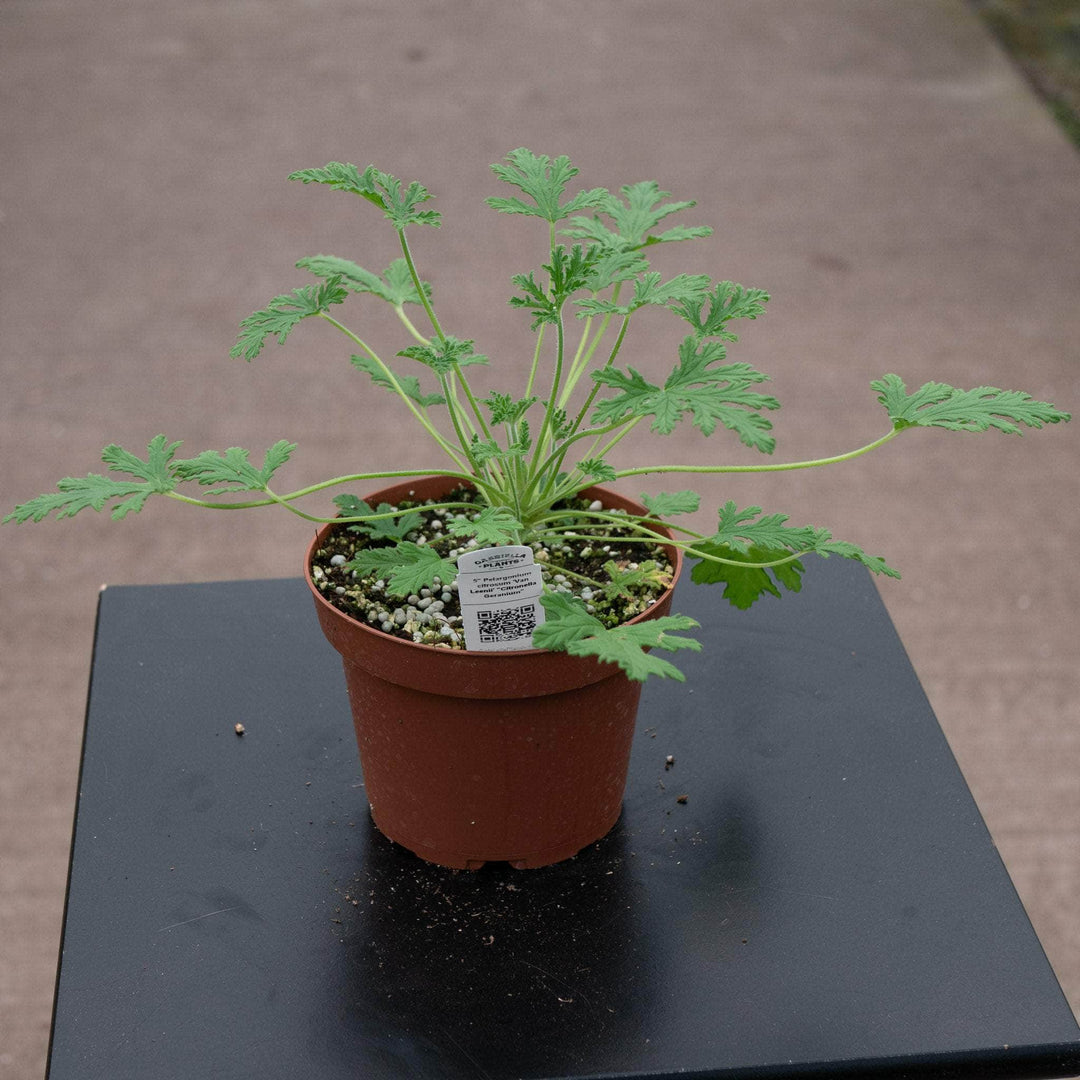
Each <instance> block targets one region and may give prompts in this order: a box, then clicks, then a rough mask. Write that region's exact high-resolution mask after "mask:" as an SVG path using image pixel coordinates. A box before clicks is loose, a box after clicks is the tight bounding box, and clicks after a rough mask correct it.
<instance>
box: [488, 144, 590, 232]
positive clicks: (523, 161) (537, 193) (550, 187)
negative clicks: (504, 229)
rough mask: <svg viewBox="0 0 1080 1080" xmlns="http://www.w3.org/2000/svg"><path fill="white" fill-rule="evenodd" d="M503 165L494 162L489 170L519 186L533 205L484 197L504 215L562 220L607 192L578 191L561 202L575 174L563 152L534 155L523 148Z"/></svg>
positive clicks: (576, 171) (511, 153)
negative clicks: (557, 155)
mask: <svg viewBox="0 0 1080 1080" xmlns="http://www.w3.org/2000/svg"><path fill="white" fill-rule="evenodd" d="M504 160H505V162H506V164H503V163H501V162H496V163H495V164H493V165H492V166H491V171H492V172H493V173H494V174H495V175H496V176H497V177H498V178H499V179H500V180H503V181H505V182H506V183H507V184H510V185H512V186H513V187H516V188H518V189H519V190H520V191H521V192H522V193H523V194H524V195H525V196H526V197H527V198H529V199H531V200H532V205H530V204H529V203H527V202H524V201H523V200H521V199H518V198H501V197H498V196H493V197H491V198H489V199H487V200H485V201H486V202H487V204H488V206H490V207H491V208H492V209H494V210H498V211H499V212H500V213H503V214H525V215H528V216H529V217H538V218H543V220H544V221H550V222H552V223H554V222H556V221H562V220H563V219H564V218H567V217H569V216H570V215H571V214H576V213H578V211H580V210H584V209H586V208H587V207H590V206H597V205H599V204H600V203H601V202H602V200H603V199H604V198H605V197H606V196H607V195H608V192H607V190H606V189H605V188H593V189H591V190H589V191H580V192H578V194H577V195H575V196H573V197H572V198H571V199H569V200H567V201H566V202H565V203H564V202H562V201H561V200H562V197H563V194H564V192H565V190H566V185H567V183H568V182H569V181H570V180H572V179H573V178H574V177H575V176H577V174H578V171H579V170H578V169H576V168H575V167H574V166H573V165H571V164H570V159H569V158H568V157H566V155H565V154H564V155H562V156H560V157H557V158H555V159H554V161H553V160H552V159H551V158H549V157H548V156H547V155H546V154H534V153H533V152H532V151H531V150H527V149H526V148H525V147H523V146H522V147H518V149H516V150H511V151H510V153H509V154H507V155H506V158H505V159H504Z"/></svg>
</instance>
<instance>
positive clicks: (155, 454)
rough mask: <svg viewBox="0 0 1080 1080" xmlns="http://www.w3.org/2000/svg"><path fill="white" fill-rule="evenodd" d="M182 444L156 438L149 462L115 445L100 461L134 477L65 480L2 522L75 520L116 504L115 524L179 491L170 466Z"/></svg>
mask: <svg viewBox="0 0 1080 1080" xmlns="http://www.w3.org/2000/svg"><path fill="white" fill-rule="evenodd" d="M179 446H180V443H178V442H174V443H170V442H169V441H168V440H167V439H166V438H165V436H164V435H156V436H154V438H153V439H152V440H151V441H150V443H149V445H148V446H147V455H146V459H145V460H144V459H142V458H140V457H138V456H137V455H136V454H133V453H131V452H130V451H128V450H124V449H123V448H122V447H120V446H117V445H116V444H115V443H112V444H110V445H109V446H106V447H105V449H104V450H103V451H102V452H101V460H102V461H103V462H104V463H105V464H106V465H108V466H109V468H110V470H111V471H113V472H117V473H122V474H125V473H126V474H127V475H129V476H132V477H134V478H135V479H133V480H118V479H115V478H113V477H111V476H102V475H101V474H100V473H90V474H89V475H87V476H84V477H72V476H65V477H64V478H63V479H62V480H60V481H59V482H58V483H57V485H56V491H54V492H46V493H45V494H43V495H38V496H37V497H36V498H34V499H30V500H28V501H27V502H25V503H20V504H19V505H18V506H16V507H15V509H14V510H13V511H12V512H11V513H10V514H7V515H5V517H4V518H3V520H4V521H5V522H7V521H15V522H19V523H22V522H27V521H42V520H44V519H45V518H46V517H48V516H49V514H55V515H56V517H57V520H59V519H61V518H67V517H74V516H75V515H76V514H77V513H79V511H80V510H97V511H99V512H100V511H101V510H104V509H105V506H106V504H108V503H109V502H112V503H113V507H112V513H111V517H112V518H113V520H115V521H119V520H120V519H121V518H124V517H126V516H127V515H128V514H129V513H133V512H137V511H139V510H141V509H142V508H143V506H144V505H145V503H146V500H147V499H148V498H150V496H151V495H157V494H164V493H165V492H167V491H172V490H173V488H174V487H176V483H177V480H176V477H175V476H174V475H173V470H172V468H171V466H170V462H171V461H172V458H173V456H174V455H175V453H176V450H177V448H178V447H179Z"/></svg>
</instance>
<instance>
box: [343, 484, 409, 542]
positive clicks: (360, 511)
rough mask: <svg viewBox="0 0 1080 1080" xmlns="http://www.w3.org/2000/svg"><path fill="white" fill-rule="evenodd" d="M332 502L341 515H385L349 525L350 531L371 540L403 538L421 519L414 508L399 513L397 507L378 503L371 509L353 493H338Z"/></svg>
mask: <svg viewBox="0 0 1080 1080" xmlns="http://www.w3.org/2000/svg"><path fill="white" fill-rule="evenodd" d="M334 503H335V505H336V506H337V507H338V509H339V510H340V511H341V513H342V516H343V517H350V518H353V517H358V518H368V517H372V516H374V515H385V516H382V517H377V518H376V519H375V520H374V521H357V522H354V523H353V524H352V525H350V526H349V531H350V532H358V533H365V534H366V535H367V536H369V537H370V538H371V539H372V540H395V541H397V540H404V539H405V537H406V536H408V535H409V533H411V532H412V531H413V529H417V528H419V527H420V525H421V524H422V520H423V519H422V518H421V517H420V515H419V514H418V513H417V512H416V511H415V510H406V511H403V512H400V513H399V512H397V507H395V506H391V505H390V503H379V508H378V509H377V510H372V509H371V507H370V506H369V505H368V504H367V503H366V502H365V501H364V500H363V499H360V498H357V497H356V496H355V495H338V496H337V497H336V498H335V499H334ZM391 515H392V516H391Z"/></svg>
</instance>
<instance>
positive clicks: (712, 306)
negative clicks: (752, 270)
mask: <svg viewBox="0 0 1080 1080" xmlns="http://www.w3.org/2000/svg"><path fill="white" fill-rule="evenodd" d="M768 300H769V294H768V293H767V292H765V290H764V289H745V288H743V286H742V285H736V284H735V283H734V282H733V281H720V282H717V284H716V287H715V288H714V289H713V290H712V292H711V293H706V294H704V295H698V296H691V297H686V298H684V299H680V300H679V301H678V302H676V303H674V304H672V305H671V310H672V311H674V312H675V313H676V314H677V315H679V316H681V317H682V318H684V319H685V320H686V321H687V322H688V323H690V325H691V326H692V327H693V328H694V333H695V336H697V337H698V338H699V339H700V338H720V339H721V340H723V341H738V340H739V339H738V336H737V335H735V334H733V333H731V332H730V331H729V330H728V329H727V324H728V323H729V322H731V320H732V319H756V318H757V317H758V316H759V315H762V314H764V311H765V305H766V303H768Z"/></svg>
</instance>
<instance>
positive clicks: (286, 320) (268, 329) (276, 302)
mask: <svg viewBox="0 0 1080 1080" xmlns="http://www.w3.org/2000/svg"><path fill="white" fill-rule="evenodd" d="M348 295H349V293H348V290H347V289H345V288H344V287H343V286H342V284H341V281H340V279H339V278H337V277H336V276H335V277H331V278H328V279H327V280H326V281H322V282H320V283H319V284H318V285H305V286H303V288H300V289H293V291H292V292H291V293H289V294H288V295H281V296H275V297H274V299H273V300H271V301H270V303H269V304H267V305H266V307H264V308H261V309H260V310H258V311H255V312H252V314H250V315H249V316H248V317H247V318H246V319H245V320H244V321H243V322H242V323H241V324H240V334H239V336H238V337H237V339H236V344H235V345H234V346H233V347H232V348H231V349H230V350H229V355H230V356H243V357H244V359H245V360H254V359H255V357H256V356H258V355H259V353H260V352H262V347H263V343H264V342H265V340H266V339H267V338H268V337H271V336H274V337H277V340H278V344H279V345H284V344H285V339H286V338H287V337H288V336H289V332H290V331H291V330H292V329H293V327H294V326H296V324H297V323H298V322H300V321H301V320H302V319H306V318H308V317H310V316H312V315H320V314H322V313H324V312H326V311H327V310H328V309H329V308H330V307H331V306H332V305H333V304H340V303H342V302H343V301H344V300H345V298H346V297H347V296H348Z"/></svg>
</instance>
